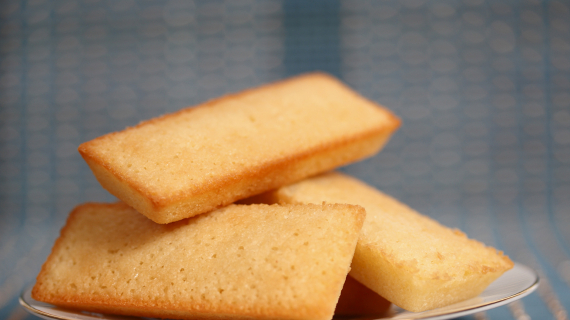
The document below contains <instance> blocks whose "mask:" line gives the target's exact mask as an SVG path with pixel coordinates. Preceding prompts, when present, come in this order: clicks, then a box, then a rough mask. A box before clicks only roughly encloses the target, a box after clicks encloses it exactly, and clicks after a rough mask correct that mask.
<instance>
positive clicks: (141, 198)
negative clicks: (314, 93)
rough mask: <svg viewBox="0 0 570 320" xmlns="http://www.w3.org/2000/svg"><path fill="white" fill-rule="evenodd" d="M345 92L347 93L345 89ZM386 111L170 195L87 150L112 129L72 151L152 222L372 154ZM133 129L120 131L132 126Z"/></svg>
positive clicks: (382, 134)
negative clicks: (347, 133)
mask: <svg viewBox="0 0 570 320" xmlns="http://www.w3.org/2000/svg"><path fill="white" fill-rule="evenodd" d="M300 77H325V78H329V79H333V80H334V81H336V82H339V83H341V82H340V81H338V80H337V79H335V78H334V77H332V76H329V75H326V74H323V73H313V74H308V75H302V76H300ZM296 78H297V77H295V78H291V79H287V80H284V81H281V82H277V83H272V84H268V85H265V86H262V87H258V88H254V89H249V90H246V91H243V92H239V93H236V94H231V95H227V96H224V97H221V98H218V99H214V100H212V101H209V102H206V103H205V104H202V105H199V106H197V107H194V108H186V109H182V110H179V111H177V112H175V113H171V114H167V115H164V116H161V117H158V118H154V119H151V120H148V121H145V122H141V123H140V124H139V125H137V126H135V127H133V128H137V127H139V126H142V125H145V124H148V123H152V122H157V121H160V120H162V119H165V118H168V117H174V116H176V115H178V114H180V113H184V112H192V110H194V109H195V108H205V107H209V106H211V105H213V104H215V103H218V102H220V101H222V100H224V99H232V98H234V97H237V96H240V95H245V94H247V93H248V92H249V91H250V90H259V89H260V88H267V87H270V86H282V85H284V84H286V83H287V82H289V81H295V80H296ZM341 84H342V83H341ZM342 85H343V86H345V85H344V84H342ZM345 87H346V86H345ZM347 90H350V91H352V89H350V88H348V87H347ZM378 108H381V109H384V108H382V107H381V106H378ZM386 114H387V115H388V117H389V118H390V121H389V122H387V125H386V126H384V127H379V128H376V129H374V130H370V131H368V132H364V133H362V134H359V135H354V136H351V137H347V138H346V139H344V140H341V141H336V142H334V143H330V144H323V145H319V146H316V147H314V148H313V149H311V150H307V151H306V152H304V153H298V154H292V155H290V156H286V157H283V158H281V159H278V160H275V161H273V162H270V163H266V164H264V165H263V166H259V167H257V168H251V169H250V170H249V171H247V172H243V173H242V174H239V175H228V176H226V177H218V180H217V183H212V184H210V185H208V186H207V188H202V189H201V190H200V193H192V192H189V191H187V192H180V193H178V194H177V195H175V196H174V195H173V196H170V197H164V196H159V195H156V194H153V193H152V192H150V191H149V190H146V189H145V187H144V186H143V185H142V184H140V183H137V182H136V181H133V180H131V179H129V178H128V177H125V176H122V175H121V174H120V173H119V172H116V171H114V170H113V169H112V168H111V167H110V166H108V165H107V164H106V163H105V162H104V161H103V159H101V158H100V157H98V156H97V155H96V154H95V153H94V152H92V151H91V149H90V144H91V143H92V141H96V140H99V139H104V138H105V137H108V136H109V135H114V134H117V133H116V132H114V133H110V134H108V135H105V136H102V137H99V138H96V139H94V140H92V141H89V142H85V143H83V144H81V145H80V146H79V149H78V150H79V153H80V154H81V156H82V157H83V158H84V160H85V161H86V162H87V164H88V165H89V167H90V168H91V170H92V171H93V174H94V175H95V177H96V178H97V180H98V181H99V183H100V184H101V185H102V186H103V188H105V189H106V190H107V191H109V192H110V193H111V194H113V195H115V196H116V197H117V198H119V199H121V200H122V201H124V202H125V203H127V204H129V205H131V206H132V207H133V208H135V209H137V211H139V212H140V213H142V214H144V215H145V216H147V217H148V218H149V219H151V220H153V221H155V222H157V223H170V222H174V221H178V220H181V219H184V218H189V217H193V216H195V215H198V214H200V213H204V212H208V211H211V210H214V209H216V208H220V207H223V206H225V205H228V204H230V203H233V202H235V201H236V200H240V199H244V198H247V197H249V196H252V195H255V194H259V193H261V192H264V191H267V190H270V189H274V188H277V187H280V186H282V185H286V184H290V183H293V182H296V181H299V180H301V179H303V178H306V177H309V176H312V175H315V174H318V173H321V172H324V171H328V170H332V169H334V168H336V167H339V166H342V165H346V164H349V163H351V162H354V161H357V160H361V159H363V158H366V157H370V156H372V155H374V154H376V153H377V152H378V151H379V150H380V149H381V148H382V147H383V146H384V145H385V144H386V143H387V142H388V139H389V138H390V136H391V134H392V133H393V132H394V131H395V130H396V129H397V128H398V127H399V126H400V120H399V119H398V118H397V117H396V116H395V115H393V114H392V113H391V112H388V111H387V112H386ZM133 128H127V129H125V130H132V129H133Z"/></svg>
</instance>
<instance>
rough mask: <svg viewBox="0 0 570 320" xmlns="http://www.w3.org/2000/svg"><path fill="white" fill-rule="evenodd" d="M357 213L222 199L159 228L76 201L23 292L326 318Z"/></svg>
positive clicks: (48, 298) (215, 313)
mask: <svg viewBox="0 0 570 320" xmlns="http://www.w3.org/2000/svg"><path fill="white" fill-rule="evenodd" d="M365 214H366V213H365V211H364V209H363V208H361V207H358V206H351V205H286V206H279V205H272V206H269V205H251V206H248V205H230V206H228V207H225V208H222V209H219V210H215V211H212V212H210V213H206V214H203V215H200V216H197V217H194V218H190V219H185V220H182V221H179V222H176V223H172V224H167V225H160V224H156V223H154V222H152V221H150V220H148V219H147V218H145V217H144V216H142V215H140V214H139V213H137V212H136V211H135V210H134V209H132V208H130V207H129V206H127V205H125V204H122V203H117V204H96V203H89V204H84V205H81V206H79V207H77V208H76V209H74V210H73V212H72V213H71V214H70V216H69V218H68V221H67V224H66V225H65V227H64V228H63V229H62V232H61V235H60V237H59V239H58V240H57V241H56V243H55V245H54V248H53V250H52V252H51V254H50V256H49V257H48V259H47V261H46V262H45V264H44V265H43V267H42V270H41V272H40V274H39V275H38V277H37V282H36V284H35V286H34V288H33V290H32V297H33V298H34V299H36V300H39V301H44V302H47V303H52V304H55V305H58V306H64V307H71V308H75V309H80V310H86V311H93V312H103V313H113V314H125V315H135V316H142V317H159V318H176V319H257V318H263V319H331V318H332V316H333V312H334V309H335V305H336V303H337V300H338V298H339V295H340V293H341V288H342V287H343V283H344V281H345V278H346V276H347V274H348V271H349V269H350V263H351V260H352V257H353V254H354V250H355V247H356V242H357V239H358V234H359V231H360V229H361V227H362V224H363V222H364V218H365Z"/></svg>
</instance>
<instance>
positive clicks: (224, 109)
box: [79, 73, 400, 223]
mask: <svg viewBox="0 0 570 320" xmlns="http://www.w3.org/2000/svg"><path fill="white" fill-rule="evenodd" d="M399 124H400V122H399V120H398V119H397V118H396V117H395V116H394V115H393V114H392V113H391V112H389V111H388V110H386V109H385V108H383V107H381V106H379V105H377V104H375V103H373V102H371V101H369V100H367V99H365V98H363V97H361V96H359V95H358V94H357V93H355V92H354V91H353V90H351V89H350V88H348V87H347V86H345V85H344V84H342V83H341V82H340V81H338V80H337V79H335V78H333V77H331V76H328V75H326V74H322V73H311V74H306V75H303V76H299V77H295V78H291V79H288V80H285V81H281V82H277V83H273V84H269V85H265V86H261V87H259V88H255V89H250V90H246V91H243V92H241V93H237V94H232V95H227V96H224V97H222V98H219V99H215V100H212V101H209V102H206V103H204V104H201V105H199V106H196V107H193V108H187V109H183V110H180V111H178V112H175V113H172V114H168V115H164V116H161V117H158V118H155V119H151V120H149V121H146V122H142V123H140V124H139V125H137V126H135V127H132V128H127V129H125V130H124V131H120V132H115V133H111V134H107V135H105V136H102V137H99V138H97V139H94V140H91V141H88V142H86V143H83V144H82V145H80V146H79V152H80V153H81V155H82V156H83V158H84V159H85V161H86V162H87V164H88V165H89V167H90V168H91V170H92V171H93V173H94V174H95V177H96V178H97V180H98V181H99V182H100V183H101V185H102V186H103V187H104V188H105V189H107V190H108V191H109V192H110V193H112V194H113V195H115V196H116V197H118V198H119V199H121V200H122V201H124V202H125V203H127V204H129V205H130V206H132V207H133V208H135V209H137V211H139V212H141V213H142V214H144V215H146V216H147V217H149V218H150V219H152V220H153V221H155V222H157V223H170V222H173V221H177V220H180V219H183V218H187V217H191V216H194V215H197V214H200V213H203V212H207V211H210V210H213V209H215V208H220V207H222V206H225V205H228V204H230V203H233V202H235V201H236V200H239V199H243V198H246V197H249V196H252V195H255V194H258V193H261V192H265V191H267V190H271V189H274V188H277V187H280V186H282V185H285V184H289V183H293V182H295V181H298V180H301V179H303V178H306V177H308V176H311V175H315V174H318V173H321V172H325V171H329V170H332V169H334V168H336V167H338V166H341V165H345V164H348V163H351V162H354V161H357V160H360V159H362V158H365V157H369V156H372V155H374V154H375V153H376V152H378V151H379V150H380V149H381V148H382V146H383V145H384V144H385V143H386V142H387V140H388V139H389V137H390V135H391V134H392V132H393V131H395V130H396V129H397V127H398V126H399Z"/></svg>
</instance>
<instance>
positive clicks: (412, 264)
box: [248, 172, 513, 312]
mask: <svg viewBox="0 0 570 320" xmlns="http://www.w3.org/2000/svg"><path fill="white" fill-rule="evenodd" d="M255 200H256V199H248V201H249V202H254V201H255ZM257 200H258V201H265V202H280V203H322V202H323V201H324V202H327V203H350V204H357V205H361V206H363V207H364V208H365V209H366V221H365V222H364V226H363V227H362V231H361V234H360V238H359V240H358V244H357V247H356V252H355V254H354V260H353V262H352V266H351V267H352V270H351V272H350V275H351V276H352V277H354V278H355V279H356V280H358V281H359V282H361V283H362V284H364V285H366V286H367V287H369V288H370V289H372V290H374V291H375V292H377V293H378V294H380V295H381V296H383V297H384V298H386V299H387V300H389V301H391V302H392V303H394V304H395V305H397V306H399V307H401V308H403V309H406V310H409V311H414V312H418V311H424V310H429V309H434V308H438V307H443V306H445V305H449V304H452V303H455V302H458V301H462V300H466V299H469V298H472V297H475V296H477V295H479V294H480V293H481V292H482V291H483V290H484V289H485V288H486V287H487V286H488V285H489V284H490V283H491V282H493V281H494V280H495V279H496V278H498V277H499V276H500V275H501V274H503V273H504V272H505V271H507V270H508V269H510V268H512V267H513V262H512V261H511V260H510V259H509V258H508V257H507V256H504V255H503V254H502V253H501V252H497V250H495V249H494V248H491V247H486V246H485V245H483V244H482V243H480V242H477V241H475V240H471V239H468V238H467V237H466V236H465V234H463V233H462V232H460V231H458V230H452V229H449V228H447V227H444V226H442V225H440V224H439V223H438V222H436V221H434V220H432V219H430V218H428V217H426V216H423V215H421V214H419V213H418V212H416V211H414V210H413V209H411V208H409V207H407V206H406V205H404V204H402V203H400V202H398V201H397V200H395V199H393V198H391V197H389V196H387V195H385V194H383V193H382V192H380V191H378V190H376V189H374V188H372V187H370V186H368V185H366V184H364V183H362V182H360V181H358V180H356V179H354V178H351V177H349V176H346V175H343V174H340V173H335V172H333V173H327V174H323V175H320V176H317V177H314V178H311V179H307V180H304V181H301V182H299V183H296V184H293V185H290V186H286V187H282V188H280V189H278V190H276V191H274V192H269V193H266V194H264V195H261V196H258V197H257Z"/></svg>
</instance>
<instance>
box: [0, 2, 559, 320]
mask: <svg viewBox="0 0 570 320" xmlns="http://www.w3.org/2000/svg"><path fill="white" fill-rule="evenodd" d="M313 70H322V71H326V72H329V73H331V74H334V75H336V76H338V77H340V78H341V79H342V80H344V81H345V82H347V83H348V84H349V85H350V86H352V87H353V88H355V89H356V90H357V91H359V92H360V93H361V94H363V95H364V96H366V97H368V98H370V99H372V100H374V101H377V102H379V103H381V104H383V105H385V106H387V107H388V108H390V109H392V110H393V111H394V112H395V113H396V114H398V115H399V116H400V117H401V118H402V120H403V126H402V127H401V129H400V130H399V131H398V132H397V133H396V134H395V136H394V137H393V139H392V140H391V141H390V143H389V145H388V146H387V147H386V148H385V150H384V151H382V152H381V153H380V154H379V155H377V156H375V157H373V158H371V159H368V160H365V161H363V162H360V163H357V164H353V165H349V166H347V167H345V168H343V169H342V170H343V171H345V172H347V173H349V174H352V175H354V176H357V177H359V178H361V179H363V180H364V181H366V182H368V183H369V184H372V185H374V186H376V187H378V188H380V189H381V190H383V191H385V192H387V193H389V194H391V195H393V196H395V197H397V198H399V199H401V200H402V201H404V202H406V203H408V204H409V205H410V206H412V207H414V208H415V209H417V210H419V211H420V212H423V213H425V214H428V215H430V216H432V217H434V218H435V219H437V220H439V221H441V222H442V223H444V224H446V225H448V226H451V227H457V228H460V229H462V230H464V231H465V232H466V233H467V234H468V235H469V236H471V237H474V238H477V239H479V240H481V241H483V242H485V243H487V244H490V245H493V246H496V247H498V248H500V249H502V250H504V251H505V252H506V253H507V254H509V255H510V256H511V257H512V258H513V259H514V260H516V261H518V262H521V263H524V264H526V265H529V266H531V267H533V268H535V269H537V270H538V271H539V272H540V273H541V274H542V276H543V282H542V285H541V287H540V288H539V290H538V291H537V292H536V293H534V294H532V295H530V296H528V297H526V298H524V299H522V300H521V301H520V302H516V303H513V304H510V305H508V306H504V307H501V308H498V309H493V310H490V311H488V312H486V313H479V314H476V315H474V316H472V317H468V318H476V319H529V318H534V319H567V318H568V314H567V310H569V309H570V286H569V285H570V213H569V211H570V1H539V0H524V1H514V0H511V1H492V0H464V1H429V2H428V1H423V0H407V1H369V0H336V1H296V0H295V1H265V0H239V1H161V2H158V1H134V0H118V1H111V0H109V1H104V0H63V1H47V0H28V1H11V0H4V1H2V2H0V318H1V319H10V320H19V319H32V318H33V317H32V316H28V315H27V314H26V313H25V311H23V309H21V308H20V307H19V306H18V304H17V296H18V294H19V293H20V291H21V290H22V288H23V287H24V286H26V285H27V284H30V283H32V282H33V281H34V278H35V276H36V274H37V273H38V272H39V269H40V267H41V264H42V263H43V261H44V260H45V258H46V257H47V255H48V253H49V251H50V248H51V246H52V244H53V241H54V240H55V238H56V237H57V235H58V234H59V230H60V228H61V227H62V225H63V223H64V221H65V218H66V217H67V214H68V212H69V211H70V210H71V209H72V208H73V207H74V206H75V205H77V204H78V203H81V202H85V201H113V200H114V199H113V197H112V196H110V195H109V194H108V193H107V192H106V191H105V190H103V189H102V188H101V187H100V186H99V184H98V183H97V181H96V180H95V179H94V177H93V176H92V174H91V172H90V171H89V169H88V168H87V166H86V165H85V164H84V162H83V161H82V159H81V157H80V156H79V154H78V153H77V151H76V149H77V146H78V145H79V144H80V143H81V142H83V141H87V140H90V139H92V138H94V137H97V136H100V135H102V134H105V133H108V132H111V131H116V130H120V129H123V128H124V127H126V126H131V125H134V124H136V123H138V122H139V121H141V120H144V119H147V118H150V117H154V116H157V115H160V114H163V113H166V112H171V111H174V110H178V109H180V108H182V107H185V106H188V105H193V104H197V103H200V102H202V101H205V100H207V99H210V98H213V97H216V96H219V95H222V94H224V93H227V92H233V91H238V90H241V89H244V88H248V87H252V86H256V85H259V84H262V83H266V82H269V81H275V80H278V79H282V78H284V77H287V76H291V75H295V74H298V73H302V72H308V71H313Z"/></svg>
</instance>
